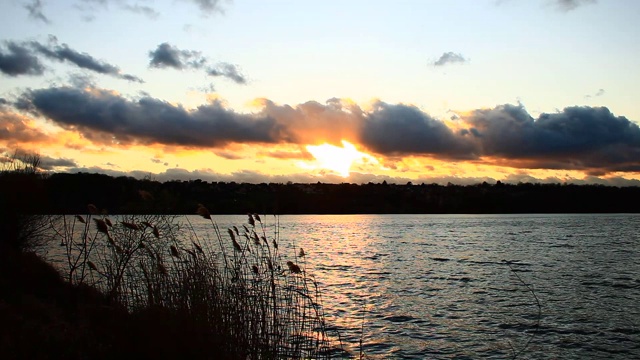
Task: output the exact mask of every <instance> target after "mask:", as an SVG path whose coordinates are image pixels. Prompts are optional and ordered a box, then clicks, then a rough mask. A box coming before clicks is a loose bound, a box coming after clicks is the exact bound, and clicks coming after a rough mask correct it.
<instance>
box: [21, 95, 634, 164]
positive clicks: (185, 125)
mask: <svg viewBox="0 0 640 360" xmlns="http://www.w3.org/2000/svg"><path fill="white" fill-rule="evenodd" d="M258 105H259V106H260V108H259V110H257V111H256V112H255V113H238V112H235V111H233V110H231V109H228V108H225V107H224V106H223V105H222V104H221V103H220V102H217V101H214V102H211V103H207V104H203V105H200V106H198V107H197V108H195V109H185V108H183V107H182V106H180V105H173V104H170V103H167V102H165V101H161V100H158V99H155V98H152V97H150V96H148V95H143V96H141V97H140V98H137V99H131V98H126V97H123V96H121V95H117V94H115V93H114V92H111V91H108V90H103V89H96V88H91V89H81V88H73V87H52V88H46V89H39V90H31V91H28V92H26V93H25V94H23V96H22V97H21V98H20V99H19V101H18V102H17V103H16V105H15V106H16V107H18V108H19V109H21V110H23V111H26V112H29V113H31V114H39V115H41V116H44V117H46V118H48V119H50V120H51V121H53V122H54V123H56V124H58V125H59V126H61V127H63V128H65V129H69V130H74V131H78V132H79V133H81V134H82V135H83V136H84V137H85V138H86V139H88V140H89V141H93V142H95V143H100V144H110V145H123V146H126V145H129V144H165V145H174V146H183V147H188V148H210V149H217V152H216V154H218V155H219V156H222V157H226V158H228V159H235V158H236V157H235V156H234V154H233V153H230V152H229V148H227V145H229V144H295V145H299V146H304V145H308V144H313V145H317V144H321V143H325V142H327V143H331V144H338V145H339V144H340V142H341V140H347V141H349V142H351V143H353V144H356V145H357V146H358V148H359V150H361V151H368V152H371V153H374V154H377V155H380V156H382V157H385V158H387V159H388V158H389V157H403V156H429V157H433V158H437V159H446V160H456V161H469V160H473V161H474V162H476V163H485V164H490V165H496V166H504V167H516V168H529V169H568V170H579V171H583V172H586V173H589V174H592V175H603V174H609V173H611V172H618V171H619V172H639V171H640V128H639V127H638V125H637V124H635V123H633V122H631V121H629V120H628V119H627V118H625V117H621V116H615V115H613V114H612V113H611V112H610V111H609V110H608V109H607V108H603V107H586V106H585V107H578V106H576V107H568V108H565V109H564V110H562V111H559V112H557V113H549V114H541V115H539V116H538V117H537V118H535V119H534V118H533V117H532V116H531V115H530V114H529V113H528V112H527V111H526V109H525V108H524V107H523V106H522V105H509V104H506V105H501V106H497V107H495V108H492V109H479V110H474V111H471V112H470V113H467V114H463V115H461V116H460V119H459V120H457V121H456V124H455V128H454V127H451V126H450V125H448V123H447V122H444V121H441V120H438V119H435V118H433V117H431V116H430V115H428V114H427V113H425V112H423V111H421V110H420V109H418V108H417V107H415V106H411V105H404V104H388V103H385V102H382V101H378V102H376V103H374V104H373V105H372V106H371V107H370V108H368V109H367V110H363V109H361V108H360V107H359V106H357V105H356V104H354V103H351V102H349V101H346V100H340V99H330V100H328V101H327V102H326V103H325V104H321V103H318V102H314V101H310V102H307V103H303V104H299V105H296V106H290V105H278V104H275V103H274V102H272V101H270V100H267V99H262V100H260V101H259V102H258ZM260 155H261V156H264V155H265V154H263V153H262V154H260ZM303 155H304V154H296V153H272V154H271V155H267V156H272V157H282V158H290V157H293V158H296V157H298V156H303Z"/></svg>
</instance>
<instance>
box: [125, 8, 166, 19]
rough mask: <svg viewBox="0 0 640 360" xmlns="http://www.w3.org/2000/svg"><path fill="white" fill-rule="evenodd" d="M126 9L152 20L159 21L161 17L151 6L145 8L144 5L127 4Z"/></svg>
mask: <svg viewBox="0 0 640 360" xmlns="http://www.w3.org/2000/svg"><path fill="white" fill-rule="evenodd" d="M124 8H125V9H126V10H128V11H131V12H133V13H136V14H141V15H144V16H146V17H148V18H149V19H152V20H153V19H157V18H158V16H160V13H159V12H157V11H156V10H155V9H154V8H152V7H150V6H144V5H138V4H134V5H128V4H125V5H124Z"/></svg>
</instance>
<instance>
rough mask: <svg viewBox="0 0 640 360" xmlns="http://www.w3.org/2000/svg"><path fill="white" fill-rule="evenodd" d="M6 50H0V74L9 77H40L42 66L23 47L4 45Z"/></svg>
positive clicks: (15, 44) (28, 50)
mask: <svg viewBox="0 0 640 360" xmlns="http://www.w3.org/2000/svg"><path fill="white" fill-rule="evenodd" d="M6 46H7V50H6V52H5V50H0V72H2V73H3V74H5V75H9V76H18V75H42V73H43V72H44V66H43V65H42V64H41V63H40V61H39V60H38V58H37V57H36V56H35V55H34V54H32V53H31V51H30V49H29V48H28V47H26V46H25V45H21V44H17V43H15V42H11V41H9V42H7V43H6Z"/></svg>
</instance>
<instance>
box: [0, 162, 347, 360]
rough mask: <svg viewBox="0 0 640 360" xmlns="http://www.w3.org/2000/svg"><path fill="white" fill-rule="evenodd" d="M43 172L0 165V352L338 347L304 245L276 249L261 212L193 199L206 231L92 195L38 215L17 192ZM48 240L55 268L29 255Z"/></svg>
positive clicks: (262, 354)
mask: <svg viewBox="0 0 640 360" xmlns="http://www.w3.org/2000/svg"><path fill="white" fill-rule="evenodd" d="M23 170H24V168H23ZM41 180H42V179H41V178H40V176H39V174H38V173H37V171H31V170H29V169H27V170H25V171H4V172H1V173H0V183H2V184H4V185H6V184H11V185H13V188H7V187H6V186H4V187H1V188H2V189H4V190H2V192H3V194H2V195H3V196H2V197H1V198H0V199H2V200H1V201H2V203H0V207H1V209H0V210H1V211H2V212H3V214H4V215H6V217H4V218H2V220H1V221H0V226H1V227H2V230H3V232H2V235H3V237H2V238H1V241H0V289H1V290H0V358H3V359H11V358H33V359H48V358H69V359H86V358H92V359H112V358H117V357H125V356H126V357H130V356H138V357H140V356H141V357H143V358H160V359H163V358H192V359H302V358H305V359H306V358H316V359H318V358H330V357H331V356H332V354H333V355H335V353H336V351H337V348H336V344H335V342H332V341H331V340H330V338H329V336H328V334H327V332H326V328H325V323H324V315H323V310H322V304H321V301H320V292H319V290H318V288H317V284H316V282H315V281H314V279H313V278H312V277H311V276H310V275H309V274H307V272H306V270H305V267H304V251H303V250H302V249H301V250H300V252H299V253H294V254H290V256H288V257H285V256H284V255H283V254H281V252H280V251H279V247H278V242H279V240H280V239H279V236H278V232H277V230H276V231H275V232H273V233H267V227H266V226H265V225H264V224H263V222H262V219H261V218H260V217H259V216H258V215H249V216H248V221H247V223H246V224H244V225H241V226H240V227H233V228H231V229H227V230H225V231H221V230H220V229H219V228H218V227H217V225H216V224H215V222H214V221H213V220H212V218H211V215H210V213H209V211H208V210H207V208H206V207H204V206H202V205H201V206H199V207H198V208H197V212H198V214H200V215H201V216H202V217H203V218H205V219H207V220H209V221H210V230H211V231H210V234H211V235H210V237H209V238H208V239H201V238H198V236H197V235H196V232H195V231H194V230H193V228H191V226H190V224H188V223H181V222H180V221H179V219H178V218H176V217H174V216H167V215H138V216H136V215H131V216H120V217H110V216H108V215H106V211H104V210H102V209H98V208H97V207H96V206H94V205H89V206H88V209H87V210H86V211H85V213H84V214H82V215H75V216H36V215H33V212H34V211H37V210H38V209H37V207H36V206H35V205H34V204H38V202H36V201H34V202H24V200H25V196H28V195H27V194H28V193H29V191H35V193H36V194H37V189H36V188H34V187H33V186H37V185H38V184H40V183H41ZM7 189H11V190H10V191H9V190H7ZM11 193H13V194H14V195H11ZM143 195H144V196H142V197H144V198H147V200H148V199H149V197H148V196H146V195H145V194H144V193H143ZM34 200H36V199H35V198H34ZM275 229H277V227H275ZM46 244H48V245H49V246H51V244H55V245H56V246H55V247H53V248H51V247H50V248H51V249H52V250H51V251H52V252H54V253H53V254H51V255H52V256H53V257H54V258H57V259H63V260H64V261H62V262H59V263H58V264H57V266H56V268H54V267H52V266H51V265H49V264H47V263H46V262H44V261H43V260H42V259H41V258H39V257H38V256H37V255H36V252H35V251H36V250H38V249H39V248H41V247H42V245H46Z"/></svg>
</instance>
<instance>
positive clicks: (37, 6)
mask: <svg viewBox="0 0 640 360" xmlns="http://www.w3.org/2000/svg"><path fill="white" fill-rule="evenodd" d="M24 8H25V9H27V11H28V12H29V17H30V18H32V19H34V20H40V21H42V22H44V23H45V24H50V23H51V21H50V20H49V18H47V17H46V16H45V15H44V13H43V12H42V1H41V0H32V1H31V2H28V3H25V4H24Z"/></svg>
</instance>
